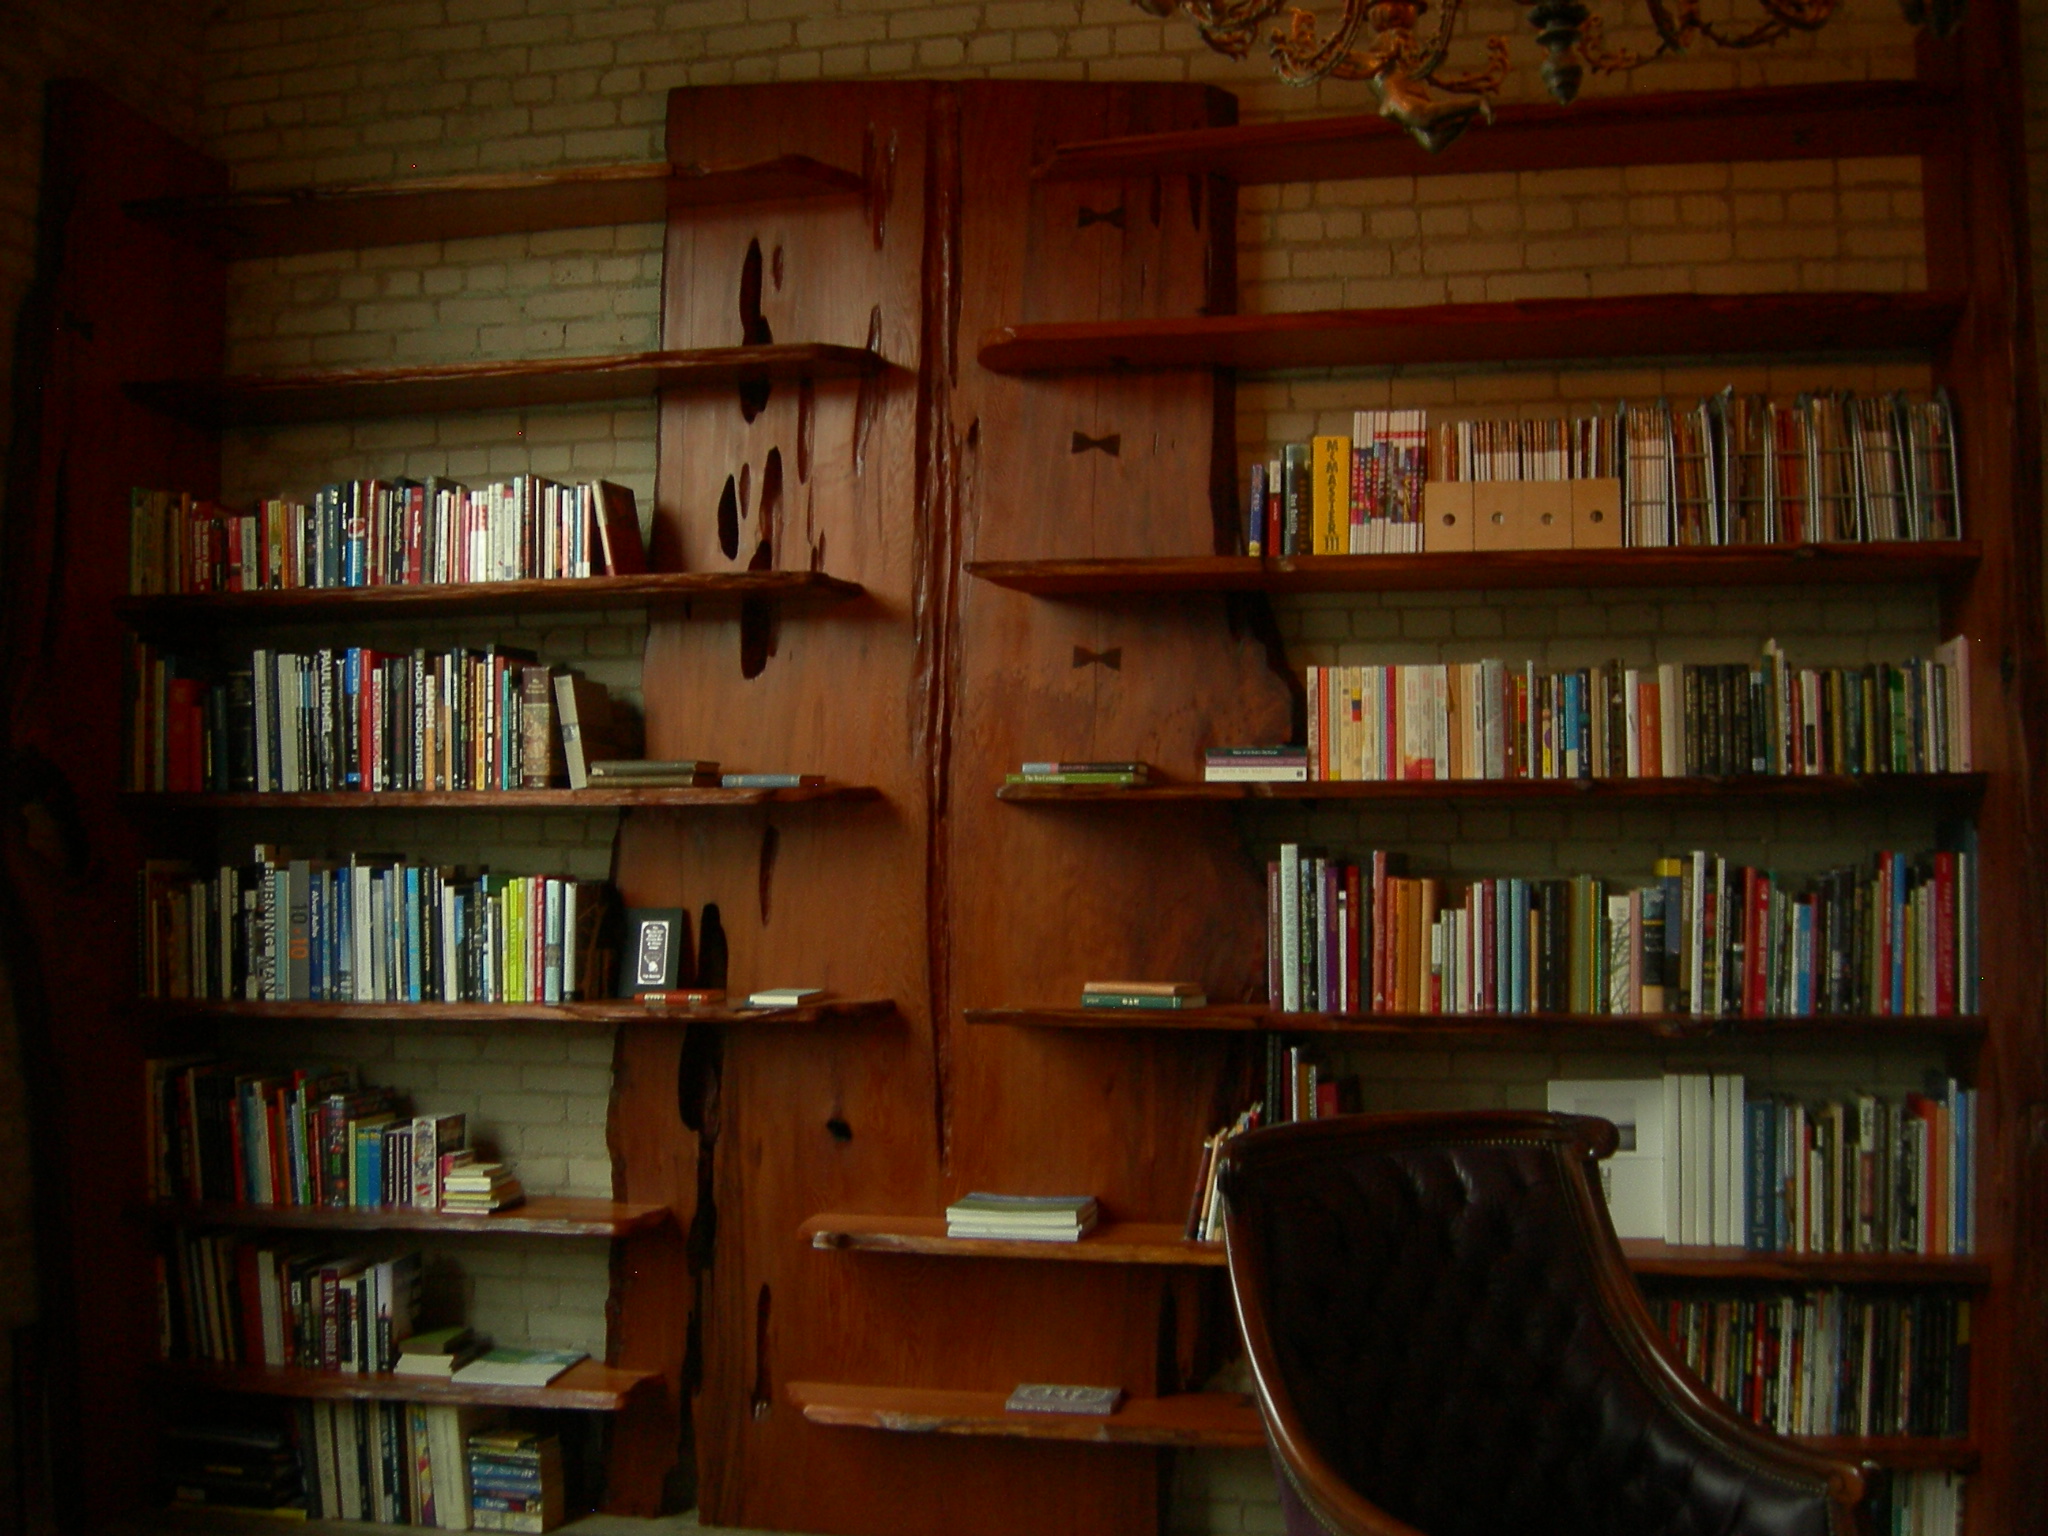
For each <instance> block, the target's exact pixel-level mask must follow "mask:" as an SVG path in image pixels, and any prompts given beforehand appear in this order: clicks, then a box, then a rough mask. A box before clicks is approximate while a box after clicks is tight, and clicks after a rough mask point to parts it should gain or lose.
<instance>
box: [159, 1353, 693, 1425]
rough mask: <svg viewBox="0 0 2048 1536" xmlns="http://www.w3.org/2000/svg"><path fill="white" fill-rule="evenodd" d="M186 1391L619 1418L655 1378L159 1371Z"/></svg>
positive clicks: (574, 1370) (603, 1370)
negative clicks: (475, 1380) (525, 1383)
mask: <svg viewBox="0 0 2048 1536" xmlns="http://www.w3.org/2000/svg"><path fill="white" fill-rule="evenodd" d="M157 1369H158V1371H159V1373H160V1374H161V1375H162V1377H163V1379H164V1380H165V1381H166V1382H168V1383H172V1384H174V1385H175V1386H176V1387H177V1388H178V1390H179V1391H180V1392H181V1393H184V1392H251V1393H257V1394H260V1395H262V1396H264V1397H317V1398H352V1399H356V1400H365V1399H367V1400H370V1401H373V1402H385V1403H474V1404H478V1405H482V1406H488V1407H500V1408H576V1409H582V1410H584V1411H586V1412H593V1413H617V1412H618V1411H619V1410H620V1409H622V1408H624V1407H625V1406H626V1405H627V1404H628V1403H629V1402H630V1401H632V1400H633V1399H634V1398H636V1397H638V1396H640V1395H641V1394H642V1393H658V1392H659V1391H660V1390H661V1378H660V1377H659V1376H658V1375H656V1374H655V1373H654V1372H653V1371H622V1370H617V1369H615V1368H613V1367H611V1366H605V1365H599V1364H598V1363H597V1362H596V1361H595V1360H583V1361H579V1362H578V1363H577V1364H575V1365H572V1366H570V1367H569V1369H568V1370H566V1371H564V1372H563V1373H562V1374H561V1375H560V1376H557V1377H556V1378H555V1379H554V1381H553V1382H551V1383H550V1384H549V1385H547V1386H545V1387H485V1386H467V1385H464V1384H463V1383H461V1382H456V1381H449V1380H444V1379H442V1378H439V1377H433V1376H394V1375H392V1374H390V1373H389V1372H378V1373H376V1374H374V1375H350V1374H349V1373H347V1372H343V1371H306V1370H298V1369H293V1368H288V1367H285V1366H277V1365H185V1364H178V1365H159V1366H158V1367H157Z"/></svg>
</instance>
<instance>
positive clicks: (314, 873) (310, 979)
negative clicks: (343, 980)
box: [306, 869, 327, 1002]
mask: <svg viewBox="0 0 2048 1536" xmlns="http://www.w3.org/2000/svg"><path fill="white" fill-rule="evenodd" d="M309 875H310V878H308V880H307V881H306V996H308V997H310V998H312V999H313V1000H314V1001H316V1002H317V1001H319V1000H321V999H323V998H325V997H326V996H327V991H326V987H327V875H326V872H325V871H324V870H319V869H315V870H311V871H310V872H309Z"/></svg>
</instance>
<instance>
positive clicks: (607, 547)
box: [590, 480, 647, 576]
mask: <svg viewBox="0 0 2048 1536" xmlns="http://www.w3.org/2000/svg"><path fill="white" fill-rule="evenodd" d="M590 489H591V490H592V491H593V492H594V493H595V494H594V495H593V496H592V497H591V500H592V502H593V503H594V506H593V508H592V512H593V516H594V520H595V523H596V528H597V548H598V554H599V563H600V564H601V565H602V567H603V571H602V574H604V575H606V576H638V575H641V574H643V573H644V572H645V571H646V570H647V548H646V545H645V544H644V543H643V542H642V540H641V537H640V511H639V508H638V507H637V506H635V505H634V501H633V492H632V491H631V490H630V489H629V488H628V487H626V486H623V485H615V484H613V483H612V482H611V481H609V480H600V481H598V482H597V483H596V484H595V485H594V486H592V487H591V488H590Z"/></svg>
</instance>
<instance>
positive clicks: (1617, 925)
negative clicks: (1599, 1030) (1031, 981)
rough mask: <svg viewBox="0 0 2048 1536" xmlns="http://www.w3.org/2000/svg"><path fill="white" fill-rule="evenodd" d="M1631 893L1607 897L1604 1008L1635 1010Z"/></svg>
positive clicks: (1608, 1009)
mask: <svg viewBox="0 0 2048 1536" xmlns="http://www.w3.org/2000/svg"><path fill="white" fill-rule="evenodd" d="M1633 909H1634V898H1633V897H1632V896H1627V895H1622V896H1609V897H1608V898H1607V1011H1608V1012H1609V1013H1634V1012H1635V1011H1636V1010H1635V997H1636V976H1635V954H1636V943H1635V925H1634V923H1633V922H1632V921H1631V914H1632V912H1633Z"/></svg>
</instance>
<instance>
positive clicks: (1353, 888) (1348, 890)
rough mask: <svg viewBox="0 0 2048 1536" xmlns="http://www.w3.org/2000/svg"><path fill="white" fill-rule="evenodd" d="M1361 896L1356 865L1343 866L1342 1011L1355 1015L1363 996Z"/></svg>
mask: <svg viewBox="0 0 2048 1536" xmlns="http://www.w3.org/2000/svg"><path fill="white" fill-rule="evenodd" d="M1362 894H1363V892H1362V890H1361V881H1360V877H1359V871H1358V866H1357V865H1356V864H1346V865H1345V866H1344V897H1345V901H1346V903H1347V907H1348V910H1347V911H1346V913H1345V918H1344V921H1345V924H1346V931H1345V940H1344V1011H1345V1012H1346V1013H1357V1012H1358V1011H1359V1009H1360V1007H1361V1006H1362V1005H1361V1002H1360V999H1361V997H1362V996H1363V994H1362V993H1361V992H1360V990H1359V981H1360V979H1361V976H1362V974H1363V962H1362V961H1361V959H1360V957H1359V946H1360V944H1361V943H1362V942H1363V939H1364V935H1365V930H1366V923H1365V917H1364V913H1363V911H1362V910H1361V909H1360V906H1359V899H1360V897H1361V896H1362Z"/></svg>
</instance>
